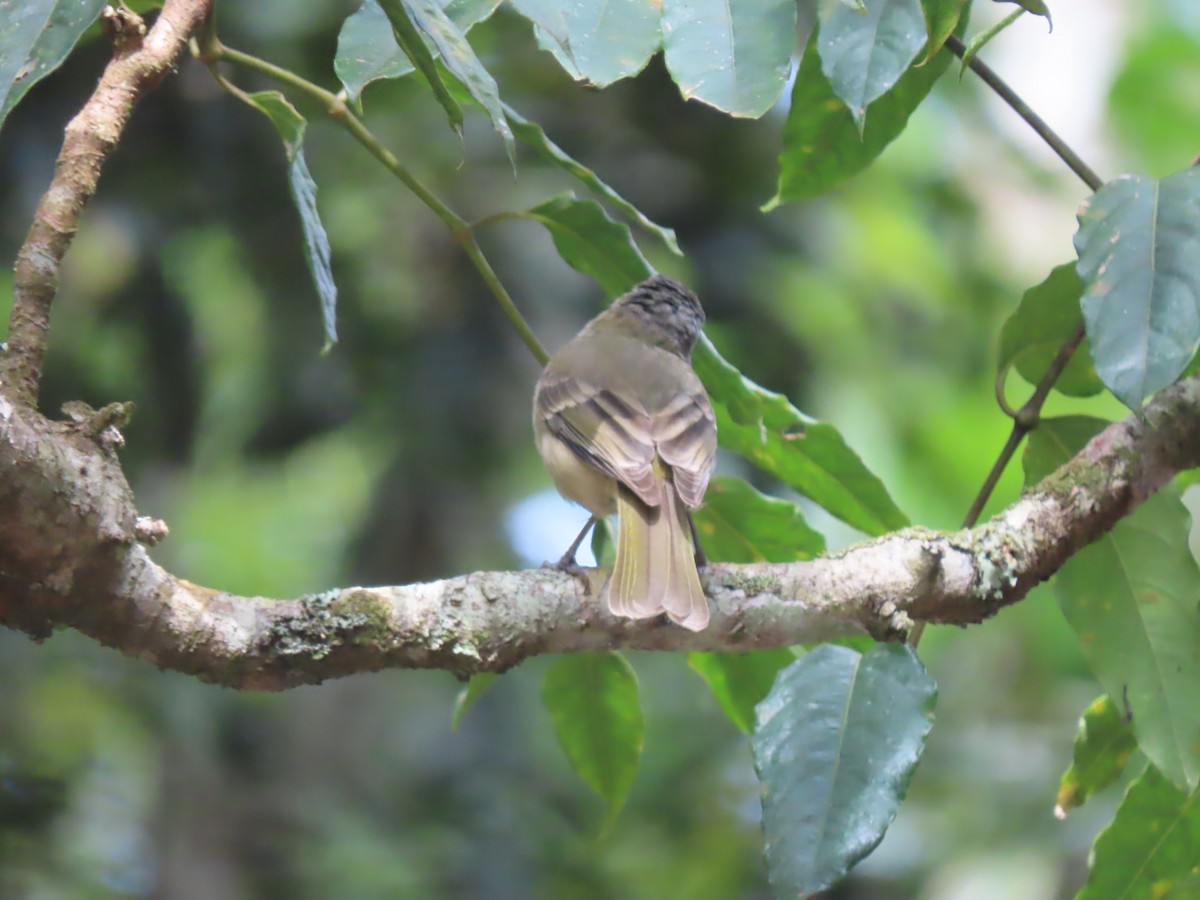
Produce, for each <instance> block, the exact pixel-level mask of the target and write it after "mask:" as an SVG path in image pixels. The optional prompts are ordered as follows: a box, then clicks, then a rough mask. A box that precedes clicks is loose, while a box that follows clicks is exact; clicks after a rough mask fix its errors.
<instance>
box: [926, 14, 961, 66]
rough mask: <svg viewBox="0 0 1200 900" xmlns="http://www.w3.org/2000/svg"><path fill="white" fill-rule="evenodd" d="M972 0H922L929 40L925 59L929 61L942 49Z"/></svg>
mask: <svg viewBox="0 0 1200 900" xmlns="http://www.w3.org/2000/svg"><path fill="white" fill-rule="evenodd" d="M969 2H970V0H921V10H922V11H923V12H924V13H925V33H926V34H927V35H928V36H929V41H928V42H927V43H926V44H925V54H924V59H925V61H928V60H929V59H931V58H932V57H933V55H934V54H935V53H937V52H938V51H939V50H941V49H942V45H943V44H945V43H946V38H948V37H950V35H952V34H954V29H955V28H957V27H958V23H959V20H960V19H961V18H962V15H963V10H964V9H965V8H966V6H967V3H969Z"/></svg>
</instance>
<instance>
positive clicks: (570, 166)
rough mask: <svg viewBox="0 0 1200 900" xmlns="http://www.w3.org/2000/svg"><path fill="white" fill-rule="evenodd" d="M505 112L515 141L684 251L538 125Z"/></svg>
mask: <svg viewBox="0 0 1200 900" xmlns="http://www.w3.org/2000/svg"><path fill="white" fill-rule="evenodd" d="M504 114H505V115H506V116H508V124H509V125H511V126H512V130H513V134H515V135H516V136H517V139H518V140H520V141H524V142H525V143H526V144H528V145H529V146H530V147H532V148H533V149H534V150H535V151H536V152H537V154H538V155H539V156H541V157H542V158H543V159H545V160H547V161H548V162H550V163H552V164H553V165H555V166H558V168H560V169H562V170H563V171H564V172H566V173H567V174H569V175H571V176H572V177H574V178H577V179H578V180H579V181H581V182H582V183H583V184H584V186H585V187H587V189H588V190H590V191H591V192H592V193H593V194H596V195H597V196H598V197H602V198H603V199H605V200H607V201H608V202H609V203H610V204H612V205H613V207H615V208H616V209H617V210H619V211H620V212H621V214H622V215H624V216H626V217H627V218H629V219H632V220H633V221H634V222H636V223H637V224H638V225H640V226H641V227H642V228H643V229H645V230H646V231H648V232H650V233H651V234H653V235H654V236H655V237H657V238H658V239H659V240H660V241H662V242H663V243H664V244H665V245H666V247H667V249H668V250H670V251H671V252H672V253H674V254H675V255H676V256H683V251H682V250H680V249H679V244H678V242H677V241H676V240H675V232H674V231H672V230H671V229H670V228H664V227H662V226H661V225H658V224H656V223H654V222H652V221H650V219H648V218H646V216H645V215H644V214H643V213H642V211H641V210H639V209H638V208H637V207H636V206H634V205H633V204H632V203H630V202H629V201H628V200H626V199H625V198H624V197H622V196H621V195H620V194H618V193H617V192H616V191H614V190H613V189H612V188H611V187H609V186H608V185H607V184H605V183H604V182H603V181H601V180H600V178H599V176H597V175H596V173H595V172H593V171H592V170H591V169H589V168H588V167H587V166H585V165H583V164H582V163H580V162H578V161H576V160H575V159H573V158H572V157H571V156H569V155H568V154H567V153H566V152H565V151H564V150H563V149H562V148H561V147H559V146H558V145H557V144H555V143H554V142H553V141H552V140H550V138H548V137H547V136H546V132H544V131H543V130H542V128H541V126H540V125H538V124H537V123H535V122H530V121H529V120H528V119H526V118H525V117H523V116H522V115H521V114H520V113H518V112H517V111H516V110H515V109H513V108H512V107H511V106H509V105H508V104H505V105H504Z"/></svg>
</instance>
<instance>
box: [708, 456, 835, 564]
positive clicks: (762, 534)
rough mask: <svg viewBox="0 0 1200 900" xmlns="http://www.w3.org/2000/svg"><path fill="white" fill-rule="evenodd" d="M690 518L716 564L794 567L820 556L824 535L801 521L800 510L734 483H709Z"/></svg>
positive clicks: (734, 480)
mask: <svg viewBox="0 0 1200 900" xmlns="http://www.w3.org/2000/svg"><path fill="white" fill-rule="evenodd" d="M693 518H694V519H695V520H696V529H697V530H698V531H699V532H700V543H701V544H702V545H703V547H704V552H705V553H706V554H707V555H708V558H709V559H711V560H714V561H717V562H739V563H749V562H794V561H795V560H798V559H812V558H813V557H814V556H817V555H818V554H820V553H824V552H825V538H824V536H823V535H822V534H821V533H820V532H819V531H816V530H814V529H813V528H812V527H811V526H810V525H809V524H808V523H807V522H806V521H804V514H803V513H802V512H800V507H798V506H797V505H796V504H795V503H791V502H789V501H787V500H780V499H779V498H777V497H768V496H767V495H766V494H761V493H759V492H758V491H756V490H755V489H754V488H752V487H751V486H750V485H748V484H747V483H746V482H745V481H743V480H742V479H740V478H729V477H717V478H714V479H713V480H712V481H710V482H709V484H708V493H707V494H705V495H704V505H703V506H701V507H700V508H699V509H698V510H696V512H695V513H693Z"/></svg>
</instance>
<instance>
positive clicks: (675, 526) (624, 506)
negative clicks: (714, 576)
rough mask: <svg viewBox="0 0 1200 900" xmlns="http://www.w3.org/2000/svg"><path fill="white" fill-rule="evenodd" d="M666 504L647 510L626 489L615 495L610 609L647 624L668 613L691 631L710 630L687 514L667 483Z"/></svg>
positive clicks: (670, 485)
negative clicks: (615, 552)
mask: <svg viewBox="0 0 1200 900" xmlns="http://www.w3.org/2000/svg"><path fill="white" fill-rule="evenodd" d="M662 486H663V494H662V501H663V502H662V503H661V504H660V505H659V506H647V505H646V504H645V503H643V502H642V501H641V500H639V499H638V498H637V497H635V496H634V495H633V494H632V493H630V492H629V491H628V490H626V489H625V488H624V487H622V488H620V489H619V490H618V491H617V515H618V523H617V561H616V564H615V565H614V566H613V573H612V577H611V578H609V580H608V608H609V609H610V610H612V611H613V613H614V614H616V615H618V616H628V617H629V618H632V619H646V618H649V617H651V616H657V615H659V614H660V613H664V612H665V613H666V614H667V615H668V616H670V618H671V621H673V622H676V623H678V624H680V625H682V626H683V627H684V628H688V629H691V630H692V631H703V630H704V628H705V626H707V625H708V600H707V599H706V598H705V596H704V588H703V587H702V586H701V585H700V575H699V573H698V572H697V571H696V554H695V547H694V546H693V544H692V533H691V527H690V525H689V524H688V518H687V509H686V508H685V507H684V505H683V501H681V500H680V499H679V495H678V494H676V493H675V485H674V484H672V483H671V480H670V479H669V478H667V479H664V480H663V482H662Z"/></svg>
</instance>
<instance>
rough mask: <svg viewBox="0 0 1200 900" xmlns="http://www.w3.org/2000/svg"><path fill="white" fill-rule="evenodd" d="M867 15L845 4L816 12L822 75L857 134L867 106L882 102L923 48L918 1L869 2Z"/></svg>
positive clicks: (923, 40) (923, 26)
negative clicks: (819, 19)
mask: <svg viewBox="0 0 1200 900" xmlns="http://www.w3.org/2000/svg"><path fill="white" fill-rule="evenodd" d="M864 5H865V8H866V12H865V13H864V12H858V11H856V10H853V9H850V8H849V7H847V6H845V5H843V4H840V3H839V4H834V5H832V6H828V5H822V6H820V7H818V9H819V10H820V13H821V24H820V28H819V29H818V33H817V50H818V52H819V53H820V54H821V70H822V71H823V72H824V73H825V77H826V78H828V79H829V83H830V84H831V85H832V86H833V92H834V93H835V94H836V95H837V96H838V97H840V98H841V99H842V101H843V102H845V104H846V106H847V108H848V109H849V110H850V114H851V115H852V116H853V117H854V121H855V123H856V124H857V125H858V128H859V130H861V129H862V127H863V122H864V120H865V119H866V116H867V107H868V106H869V105H870V104H871V103H872V102H873V101H874V100H876V99H878V98H879V97H882V96H883V95H884V94H886V93H887V92H888V91H889V90H891V89H892V86H893V85H895V84H896V82H897V81H899V80H900V76H901V75H903V74H904V72H905V70H906V69H907V68H908V67H909V65H911V64H912V61H913V60H914V59H916V57H917V53H919V52H920V50H921V48H922V47H923V46H925V14H924V12H923V11H922V9H921V0H867V2H866V3H865V4H864Z"/></svg>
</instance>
